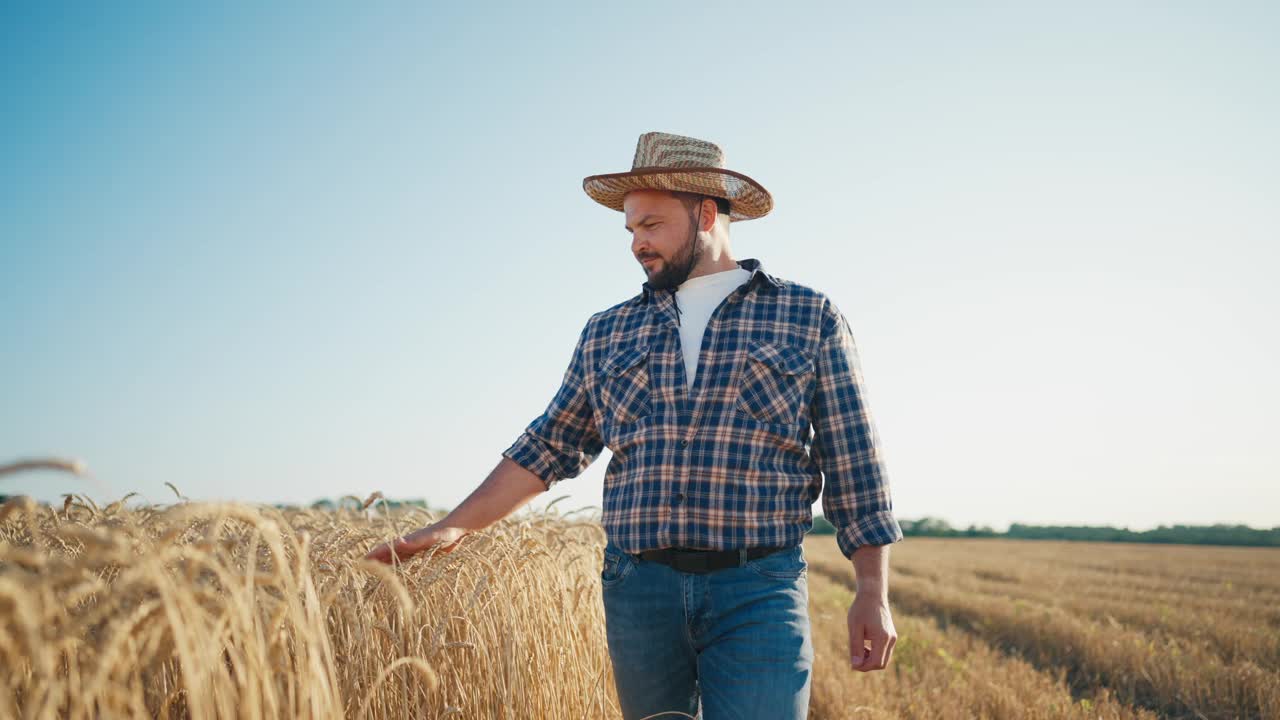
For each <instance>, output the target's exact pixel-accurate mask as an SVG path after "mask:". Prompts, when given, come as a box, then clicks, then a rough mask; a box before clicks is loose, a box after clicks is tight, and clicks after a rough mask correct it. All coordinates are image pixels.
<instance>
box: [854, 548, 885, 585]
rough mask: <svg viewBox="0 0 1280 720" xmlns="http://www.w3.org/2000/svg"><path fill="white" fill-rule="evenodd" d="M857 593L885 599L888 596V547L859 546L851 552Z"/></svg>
mask: <svg viewBox="0 0 1280 720" xmlns="http://www.w3.org/2000/svg"><path fill="white" fill-rule="evenodd" d="M853 573H854V575H856V576H857V581H858V585H857V591H858V592H859V593H864V592H865V593H872V594H878V595H881V596H885V597H887V596H888V594H889V546H888V545H861V546H859V547H858V548H857V549H856V550H854V551H853Z"/></svg>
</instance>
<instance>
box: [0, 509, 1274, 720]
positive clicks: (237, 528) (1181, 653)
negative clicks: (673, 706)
mask: <svg viewBox="0 0 1280 720" xmlns="http://www.w3.org/2000/svg"><path fill="white" fill-rule="evenodd" d="M127 500H128V498H125V499H122V500H120V501H117V502H114V503H111V504H110V505H107V506H106V507H99V506H98V505H96V504H94V503H93V501H92V500H90V499H89V498H87V497H83V496H68V497H67V500H66V502H65V503H63V504H61V505H58V506H46V505H40V504H36V503H34V502H32V501H31V500H29V499H27V498H17V499H14V500H11V501H10V502H8V503H7V504H5V505H4V506H3V508H0V664H2V665H3V667H4V668H5V670H6V672H5V678H6V682H7V684H8V688H7V690H6V691H5V692H3V693H0V717H5V718H8V717H13V718H46V717H49V718H53V717H58V718H62V717H67V718H90V717H93V718H99V717H112V718H114V717H164V718H168V717H183V718H212V717H237V718H260V717H261V718H284V717H289V718H293V717H315V718H339V717H343V718H409V717H413V718H458V719H461V718H512V719H514V718H618V717H620V714H619V712H618V709H617V702H616V697H615V695H614V691H613V677H612V674H611V673H612V671H611V668H610V665H609V661H608V650H607V647H606V644H605V631H604V611H603V606H602V604H601V598H600V585H599V580H600V570H601V556H602V551H603V547H604V544H605V536H604V532H603V530H602V528H601V527H600V525H599V523H598V521H597V520H596V519H595V518H592V517H586V516H582V515H581V514H579V513H577V512H570V513H564V514H560V513H559V512H558V511H556V510H555V509H554V507H552V508H549V509H548V510H547V511H544V512H541V513H537V514H525V515H523V516H519V517H516V518H511V519H508V520H504V521H502V522H500V523H498V524H495V525H494V526H493V527H491V528H489V529H487V530H484V531H481V532H478V533H474V534H473V535H471V536H469V537H468V538H466V539H464V540H463V541H462V542H461V543H460V544H459V545H457V546H455V548H454V550H453V551H452V552H448V553H434V552H429V553H426V554H424V555H421V556H418V557H415V558H413V559H412V560H410V561H409V562H406V563H404V564H403V565H398V566H395V567H389V566H384V565H379V564H376V563H371V562H367V561H364V560H362V559H361V558H362V556H363V554H364V553H365V552H366V551H367V550H368V549H369V548H370V547H372V546H373V545H375V544H376V543H377V542H380V541H382V540H385V539H387V538H389V537H391V536H393V535H396V534H399V533H403V532H407V531H409V530H412V529H414V528H417V527H420V526H422V525H423V524H427V523H429V522H432V521H433V520H435V519H436V518H435V517H433V515H432V514H431V513H430V512H429V511H427V510H424V509H419V508H413V509H394V510H393V509H391V508H389V507H388V506H387V505H386V504H385V503H380V502H378V496H377V494H375V495H374V496H371V497H370V498H368V499H366V500H365V501H363V502H361V501H360V500H359V499H355V500H354V501H353V502H349V503H348V504H347V505H348V507H346V508H345V509H339V510H332V511H321V510H307V509H300V510H280V509H276V508H271V507H265V506H250V505H241V504H210V503H193V502H178V503H175V504H172V505H140V506H134V507H130V506H129V504H128V502H127ZM805 555H806V558H807V560H808V563H809V570H808V579H809V592H810V616H811V618H812V621H813V634H814V642H815V649H816V651H817V659H816V664H815V671H814V678H813V693H812V701H811V713H810V717H811V718H813V719H814V720H828V719H834V718H882V717H884V718H961V717H982V718H1160V717H1170V718H1182V717H1185V718H1207V719H1216V718H1274V717H1280V676H1278V675H1277V671H1278V670H1280V667H1278V666H1280V553H1277V552H1276V551H1274V550H1263V549H1250V548H1234V549H1226V548H1193V547H1182V546H1175V547H1160V546H1134V545H1110V544H1092V543H1055V542H1016V541H1001V540H939V539H928V538H907V539H906V540H905V541H903V542H901V543H897V544H895V545H894V546H893V549H892V562H891V579H890V603H891V607H892V609H893V613H894V622H895V625H896V628H897V632H898V643H897V645H896V647H895V649H894V654H893V658H892V661H891V663H890V666H889V667H888V668H887V669H885V670H882V671H878V672H871V673H861V672H856V671H852V670H850V669H849V668H848V664H847V655H848V637H847V632H846V626H845V614H846V612H847V610H848V607H849V603H850V602H851V601H852V597H853V595H852V592H853V587H854V576H853V568H852V565H851V564H850V563H848V561H847V560H845V559H844V558H843V556H841V555H840V553H839V551H838V549H837V548H836V546H835V544H834V540H833V538H831V537H829V536H826V537H824V536H810V537H809V538H808V539H807V540H806V542H805ZM662 717H664V718H671V717H675V716H674V715H664V716H662Z"/></svg>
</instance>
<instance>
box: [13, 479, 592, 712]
mask: <svg viewBox="0 0 1280 720" xmlns="http://www.w3.org/2000/svg"><path fill="white" fill-rule="evenodd" d="M432 519H433V518H431V517H430V515H428V514H427V513H426V512H425V511H422V510H411V511H408V512H403V513H397V514H395V515H393V516H388V515H387V514H386V513H385V512H381V511H380V512H376V513H375V512H373V511H372V508H370V509H369V510H342V511H334V512H323V511H311V510H299V511H279V510H276V509H272V508H264V507H250V506H246V505H230V504H228V505H221V504H197V503H181V504H177V505H173V506H168V507H141V508H137V509H129V508H127V507H125V506H124V503H122V502H116V503H112V504H111V505H109V506H107V507H106V508H99V507H97V506H96V505H94V504H93V503H92V502H91V501H89V500H87V499H84V498H78V497H71V498H68V501H67V503H66V504H65V506H63V507H52V508H51V507H43V506H39V505H36V504H34V503H31V502H30V501H29V500H27V499H26V498H18V499H16V500H13V501H11V502H9V503H8V504H6V505H5V506H4V509H3V510H0V665H2V666H3V667H5V668H6V680H7V683H8V685H9V687H8V691H7V692H4V693H0V717H54V716H58V717H72V718H77V717H157V716H158V717H192V718H200V717H238V718H256V717H271V718H277V717H290V718H292V717H331V718H338V717H369V718H406V717H423V718H436V717H439V718H445V717H454V718H499V717H546V718H565V717H579V718H591V717H609V716H615V715H616V708H615V705H616V703H615V702H614V700H613V697H614V696H613V691H612V682H613V680H612V675H611V674H610V668H609V664H608V656H607V654H606V650H605V647H606V646H605V635H604V617H603V607H602V605H601V601H600V597H599V587H598V585H599V583H598V574H599V561H598V560H597V556H598V555H599V554H600V553H601V551H602V549H603V546H604V535H603V531H602V529H601V528H600V526H599V525H598V523H594V522H590V521H581V522H573V521H570V520H568V519H566V518H561V517H555V516H542V517H537V518H529V519H526V520H522V521H510V522H503V523H500V524H499V525H496V526H494V527H493V528H491V529H490V530H488V531H485V532H482V533H476V534H474V535H472V536H471V537H469V538H467V539H465V540H464V541H463V542H462V543H460V544H459V545H458V546H457V548H456V549H455V550H454V551H453V552H450V553H447V554H439V555H432V556H430V557H428V556H425V555H424V556H419V557H417V558H414V559H413V560H411V561H410V562H409V563H406V564H404V565H402V566H399V567H395V568H391V567H388V566H384V565H380V564H377V563H372V562H367V561H364V560H362V559H361V556H362V555H363V554H364V552H366V551H367V550H368V549H369V548H370V547H371V546H373V545H374V544H375V543H376V542H378V541H381V540H385V539H386V538H388V537H391V536H393V535H395V534H397V533H403V532H407V531H408V530H410V529H413V528H416V527H419V526H421V525H422V524H424V523H427V522H430V521H431V520H432Z"/></svg>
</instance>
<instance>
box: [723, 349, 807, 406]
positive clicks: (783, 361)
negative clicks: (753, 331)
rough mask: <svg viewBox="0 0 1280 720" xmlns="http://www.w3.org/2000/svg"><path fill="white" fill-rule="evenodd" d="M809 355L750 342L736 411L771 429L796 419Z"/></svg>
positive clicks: (797, 350) (805, 378)
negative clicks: (770, 426)
mask: <svg viewBox="0 0 1280 720" xmlns="http://www.w3.org/2000/svg"><path fill="white" fill-rule="evenodd" d="M812 373H813V355H811V354H809V353H806V352H805V351H804V350H801V349H800V348H798V347H794V346H792V345H784V344H780V343H768V342H764V341H762V340H752V341H751V343H750V344H749V345H748V346H747V357H746V360H745V361H744V367H743V369H742V381H741V383H740V386H741V389H740V390H739V393H738V404H737V411H738V412H739V413H742V414H745V415H747V416H750V417H751V418H753V419H755V420H757V421H759V422H762V423H769V424H772V425H792V424H795V423H796V422H797V421H798V420H799V418H800V410H801V406H802V405H803V404H804V396H805V388H806V386H807V385H808V383H809V379H810V378H811V376H812Z"/></svg>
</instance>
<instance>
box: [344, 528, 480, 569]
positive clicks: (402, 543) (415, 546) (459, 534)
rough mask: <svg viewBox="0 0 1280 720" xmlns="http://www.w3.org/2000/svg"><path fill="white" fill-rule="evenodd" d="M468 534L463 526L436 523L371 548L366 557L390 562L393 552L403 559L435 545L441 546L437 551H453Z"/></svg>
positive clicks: (366, 558)
mask: <svg viewBox="0 0 1280 720" xmlns="http://www.w3.org/2000/svg"><path fill="white" fill-rule="evenodd" d="M467 534H468V531H467V530H463V529H462V528H458V527H451V526H448V525H441V524H440V523H435V524H433V525H428V526H426V527H424V528H420V529H418V530H414V531H413V532H411V533H409V534H408V535H405V536H404V537H398V538H396V539H395V540H391V541H389V542H385V543H382V544H381V545H379V546H377V547H375V548H374V549H372V550H370V551H369V554H367V555H365V556H364V559H365V560H377V561H379V562H384V563H387V564H390V563H391V560H392V553H394V554H395V556H396V557H398V558H400V560H401V561H403V560H407V559H409V558H410V557H412V556H414V555H416V554H418V553H420V552H422V551H423V550H426V549H428V548H430V547H432V546H433V545H439V546H440V549H439V550H438V551H437V552H442V553H451V552H453V551H454V549H455V548H456V547H457V543H458V541H459V540H461V539H462V538H464V537H466V535H467Z"/></svg>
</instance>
